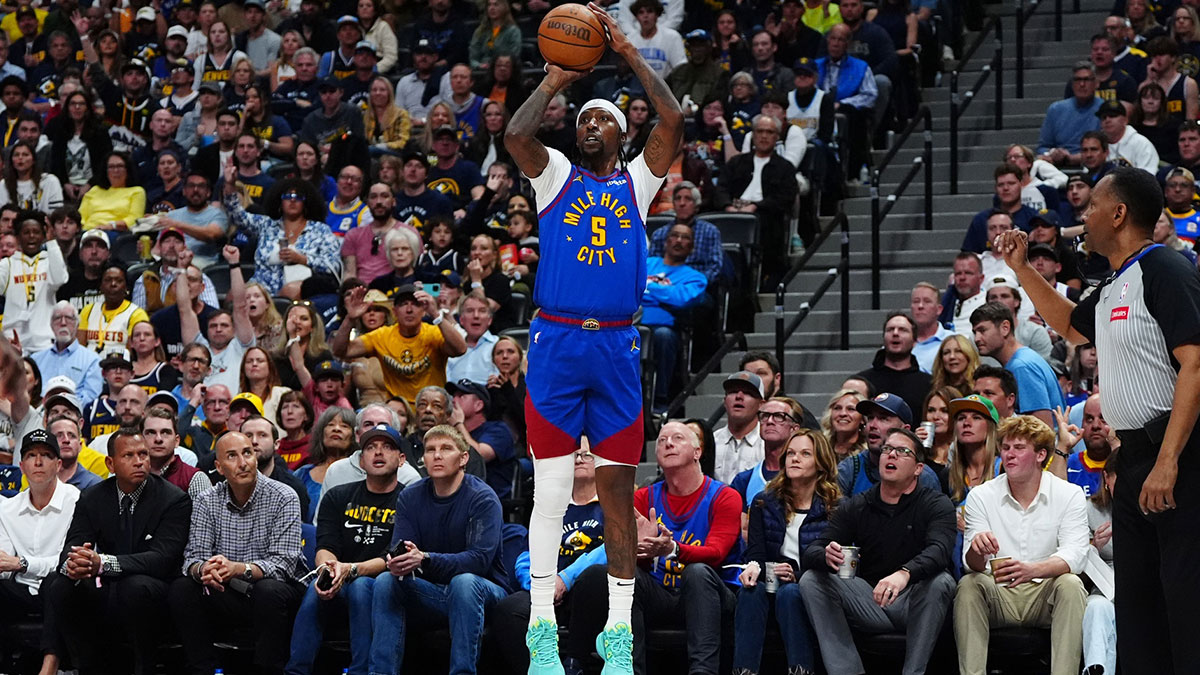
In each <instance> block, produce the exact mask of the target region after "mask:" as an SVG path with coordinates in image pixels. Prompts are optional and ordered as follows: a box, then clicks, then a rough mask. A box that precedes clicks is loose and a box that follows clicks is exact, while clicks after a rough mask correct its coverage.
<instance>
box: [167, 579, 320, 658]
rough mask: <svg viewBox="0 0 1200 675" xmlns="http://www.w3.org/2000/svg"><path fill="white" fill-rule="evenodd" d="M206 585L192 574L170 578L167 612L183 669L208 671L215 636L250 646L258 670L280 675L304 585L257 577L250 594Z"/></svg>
mask: <svg viewBox="0 0 1200 675" xmlns="http://www.w3.org/2000/svg"><path fill="white" fill-rule="evenodd" d="M206 589H207V587H206V586H202V585H200V584H198V583H196V582H195V581H193V580H192V578H191V577H179V578H178V579H176V580H175V581H173V582H171V589H170V592H169V600H170V605H171V615H172V617H173V618H174V620H175V626H176V628H178V629H179V636H180V638H181V639H182V641H183V651H184V656H185V658H186V660H187V669H188V672H189V673H193V674H194V675H208V674H209V673H212V672H213V670H214V669H215V668H216V667H217V666H218V663H217V649H216V646H215V645H214V644H213V642H214V641H215V640H218V639H226V640H229V641H230V642H233V643H236V644H238V645H239V646H247V647H253V649H254V665H255V667H256V669H257V672H259V673H282V672H283V667H284V666H285V665H286V664H287V662H288V655H289V650H290V649H291V640H292V623H293V622H294V621H295V620H296V612H297V610H299V609H300V601H301V599H303V597H304V591H305V587H304V585H303V584H301V583H300V582H298V581H294V580H292V579H288V580H286V581H280V580H278V579H259V580H258V581H256V582H254V584H253V585H252V586H251V590H250V593H249V595H247V594H244V593H239V592H237V591H235V590H233V589H232V588H231V587H228V586H227V587H226V588H225V590H224V591H213V590H209V591H208V592H205V591H206Z"/></svg>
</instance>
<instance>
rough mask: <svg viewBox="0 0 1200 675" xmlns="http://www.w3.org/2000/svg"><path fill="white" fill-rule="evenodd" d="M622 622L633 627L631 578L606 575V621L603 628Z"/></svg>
mask: <svg viewBox="0 0 1200 675" xmlns="http://www.w3.org/2000/svg"><path fill="white" fill-rule="evenodd" d="M619 623H623V624H625V625H627V626H629V628H630V630H632V629H633V579H620V578H617V577H614V576H613V575H611V574H610V575H608V621H607V622H606V623H605V624H604V630H608V629H609V628H612V627H613V626H615V625H617V624H619Z"/></svg>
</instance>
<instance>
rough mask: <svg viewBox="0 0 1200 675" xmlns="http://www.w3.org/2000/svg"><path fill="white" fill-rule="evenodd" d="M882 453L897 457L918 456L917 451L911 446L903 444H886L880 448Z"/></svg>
mask: <svg viewBox="0 0 1200 675" xmlns="http://www.w3.org/2000/svg"><path fill="white" fill-rule="evenodd" d="M879 451H880V454H884V455H892V454H894V455H896V456H897V457H912V458H914V459H915V458H916V456H917V451H916V450H913V449H911V448H906V447H904V446H903V445H885V446H883V447H882V448H880V449H879Z"/></svg>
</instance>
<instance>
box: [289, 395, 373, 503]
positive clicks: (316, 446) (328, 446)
mask: <svg viewBox="0 0 1200 675" xmlns="http://www.w3.org/2000/svg"><path fill="white" fill-rule="evenodd" d="M354 421H355V420H354V411H352V410H348V409H346V408H340V407H338V406H331V407H329V408H328V409H327V410H325V412H323V413H321V417H320V418H319V419H317V424H316V426H314V427H313V433H312V447H311V449H310V451H309V453H310V454H309V460H310V462H311V463H310V464H305V465H304V466H302V467H300V468H299V469H296V477H297V478H299V479H300V482H302V483H304V489H305V490H307V491H308V497H309V502H308V513H305V514H303V515H304V522H306V523H311V522H313V518H314V517H315V516H316V513H317V503H318V502H319V501H321V486H322V485H323V484H324V483H325V472H326V471H328V470H329V465H330V464H333V463H334V462H336V461H337V460H339V459H341V458H343V457H349V456H350V455H351V454H352V453H353V452H354V451H355V450H358V444H357V443H355V441H354Z"/></svg>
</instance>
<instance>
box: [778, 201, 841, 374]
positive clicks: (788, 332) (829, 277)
mask: <svg viewBox="0 0 1200 675" xmlns="http://www.w3.org/2000/svg"><path fill="white" fill-rule="evenodd" d="M838 226H840V227H841V230H842V242H841V243H842V251H841V253H842V255H841V258H840V260H839V261H838V264H837V267H831V268H829V270H828V272H826V276H825V280H824V281H822V282H821V285H820V286H818V287H817V290H816V291H814V292H813V294H812V296H811V297H809V299H808V300H807V301H805V302H803V303H801V305H800V311H799V312H797V314H796V316H794V317H792V321H791V323H788V324H786V325H785V324H784V319H785V312H784V295H785V293H786V291H787V283H788V282H789V281H791V279H792V277H794V276H795V275H796V273H797V272H799V271H800V268H801V267H802V264H801V263H803V262H806V259H803V260H800V261H798V262H797V263H796V264H795V265H793V266H792V269H791V270H790V271H789V272H788V274H787V275H786V276H785V277H784V278H783V281H780V282H779V286H777V287H776V288H775V358H776V359H777V360H778V361H779V372H781V373H785V372H787V370H786V369H785V368H784V363H785V361H786V358H785V354H784V345H785V344H786V343H787V340H788V338H790V337H791V336H792V335H793V334H794V333H795V332H796V329H797V328H799V327H800V324H801V323H803V322H804V319H805V318H807V317H808V315H809V313H810V312H812V308H813V305H816V304H817V301H819V300H820V299H821V297H822V296H824V295H825V291H828V290H829V288H830V286H832V285H833V282H834V280H835V279H837V278H838V276H839V275H840V276H841V277H842V288H841V291H842V293H841V295H842V308H841V310H842V312H841V313H842V316H841V319H842V321H841V323H842V330H841V349H842V350H843V351H845V350H848V349H850V218H848V217H847V216H846V214H845V212H843V211H839V212H838V213H837V215H836V216H834V217H833V220H831V221H829V224H828V225H826V226H825V227H824V228H822V229H821V235H820V236H821V239H822V241H823V240H824V239H825V238H827V237H828V236H829V234H830V233H831V232H833V229H834V227H838ZM806 258H807V256H806Z"/></svg>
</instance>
